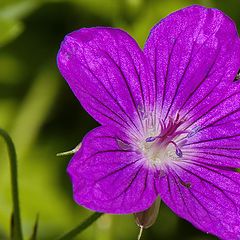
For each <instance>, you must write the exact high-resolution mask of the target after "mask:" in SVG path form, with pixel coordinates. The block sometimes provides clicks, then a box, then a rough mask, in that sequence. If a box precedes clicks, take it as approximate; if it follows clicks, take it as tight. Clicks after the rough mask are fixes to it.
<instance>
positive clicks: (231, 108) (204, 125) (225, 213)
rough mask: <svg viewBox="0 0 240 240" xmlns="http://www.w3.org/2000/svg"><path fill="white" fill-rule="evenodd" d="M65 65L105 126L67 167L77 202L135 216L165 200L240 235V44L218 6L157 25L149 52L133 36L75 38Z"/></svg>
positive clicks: (91, 33)
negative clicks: (160, 200) (237, 79)
mask: <svg viewBox="0 0 240 240" xmlns="http://www.w3.org/2000/svg"><path fill="white" fill-rule="evenodd" d="M58 66H59V69H60V71H61V73H62V75H63V76H64V78H65V79H66V80H67V82H68V84H69V85H70V87H71V89H72V91H73V92H74V94H75V95H76V97H77V98H78V99H79V101H80V102H81V104H82V105H83V107H84V108H85V109H86V111H87V112H88V113H89V114H90V115H92V116H93V118H94V119H96V120H97V121H98V122H99V123H100V124H101V126H100V127H98V128H96V129H94V130H92V131H91V132H90V133H88V134H87V135H86V136H85V137H84V139H83V142H82V146H81V148H80V150H79V151H78V152H77V153H76V154H75V155H74V157H73V159H72V160H71V162H70V164H69V166H68V169H67V171H68V173H69V175H70V176H71V179H72V183H73V191H74V198H75V200H76V202H77V203H78V204H80V205H83V206H85V207H86V208H89V209H92V210H95V211H99V212H106V213H119V214H120V213H121V214H127V213H135V212H141V211H144V210H146V209H147V208H149V207H150V206H151V205H152V204H153V203H154V202H155V200H156V198H157V197H158V196H160V197H161V199H162V200H163V201H164V202H165V203H166V205H168V206H169V207H170V208H171V209H172V210H173V211H174V212H175V213H176V214H177V215H179V216H180V217H182V218H184V219H186V220H188V221H190V222H191V223H192V224H193V225H194V226H196V227H197V228H199V229H201V230H202V231H205V232H209V233H212V234H214V235H216V236H218V237H220V238H221V239H231V240H235V239H238V240H239V239H240V174H239V173H238V172H237V171H236V168H239V167H240V144H239V141H240V121H239V119H240V85H239V84H240V83H239V81H236V80H235V81H234V79H235V78H236V76H237V74H238V70H239V68H240V39H239V36H238V34H237V31H236V27H235V25H234V23H233V21H232V20H231V19H230V18H229V17H227V16H226V15H225V14H224V13H222V12H221V11H219V10H217V9H207V8H205V7H201V6H191V7H188V8H185V9H182V10H180V11H177V12H175V13H173V14H171V15H169V16H168V17H166V18H165V19H163V20H162V21H161V22H160V23H159V24H157V25H156V26H155V27H154V28H153V29H152V30H151V33H150V36H149V37H148V40H147V42H146V45H145V47H144V49H143V50H141V49H140V48H139V46H138V45H137V43H136V42H135V41H134V39H133V38H131V37H130V36H129V35H128V34H127V33H126V32H124V31H122V30H119V29H113V28H104V27H96V28H83V29H80V30H77V31H75V32H72V33H70V34H68V35H67V36H66V37H65V39H64V41H63V43H62V45H61V49H60V51H59V53H58Z"/></svg>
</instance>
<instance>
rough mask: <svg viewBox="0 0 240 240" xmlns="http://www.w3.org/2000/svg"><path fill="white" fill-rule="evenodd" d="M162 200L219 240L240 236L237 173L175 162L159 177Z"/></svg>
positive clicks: (239, 180) (238, 176)
mask: <svg viewBox="0 0 240 240" xmlns="http://www.w3.org/2000/svg"><path fill="white" fill-rule="evenodd" d="M159 192H160V196H161V198H162V200H163V201H164V202H165V203H166V204H167V205H168V206H169V207H170V208H171V209H172V210H173V211H174V212H175V213H176V214H178V215H179V216H180V217H182V218H184V219H186V220H188V221H190V222H191V223H192V224H193V225H194V226H195V227H197V228H199V229H201V230H202V231H204V232H207V233H211V234H214V235H216V236H218V237H219V238H220V239H225V240H228V239H232V240H238V239H240V198H239V196H240V174H239V173H237V172H233V171H230V170H228V169H226V170H224V169H217V168H213V167H209V166H205V165H201V164H196V165H182V164H181V165H180V164H176V165H175V168H174V170H169V172H168V174H167V175H166V176H165V177H164V178H162V179H161V180H160V184H159Z"/></svg>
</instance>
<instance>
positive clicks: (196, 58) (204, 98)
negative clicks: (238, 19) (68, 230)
mask: <svg viewBox="0 0 240 240" xmlns="http://www.w3.org/2000/svg"><path fill="white" fill-rule="evenodd" d="M144 52H145V55H146V56H147V57H148V59H149V61H150V63H151V65H152V67H153V69H154V74H155V88H156V89H157V90H156V92H155V93H156V99H157V101H158V103H159V106H158V108H159V109H160V112H161V117H162V118H163V119H166V118H167V116H171V115H175V114H176V113H177V112H180V115H181V116H182V117H184V118H185V119H189V118H190V120H189V121H190V122H194V121H195V120H196V119H198V117H200V116H201V115H203V114H204V112H207V111H208V110H209V109H211V108H212V107H213V106H214V105H216V104H217V103H218V102H220V101H221V100H222V99H223V98H225V97H228V96H230V95H231V94H232V93H233V91H234V90H232V88H234V84H233V80H234V78H235V76H236V74H237V72H238V70H239V68H240V40H239V37H238V34H237V30H236V27H235V25H234V23H233V21H232V20H231V19H230V18H229V17H227V16H226V15H224V13H222V12H221V11H219V10H217V9H207V8H205V7H201V6H191V7H188V8H185V9H182V10H180V11H177V12H175V13H173V14H171V15H169V16H168V17H166V18H165V19H163V20H162V21H161V22H160V23H159V24H158V25H156V26H155V27H154V28H153V29H152V31H151V33H150V36H149V38H148V40H147V43H146V46H145V49H144ZM238 89H239V87H238ZM235 91H236V88H235Z"/></svg>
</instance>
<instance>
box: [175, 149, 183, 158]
mask: <svg viewBox="0 0 240 240" xmlns="http://www.w3.org/2000/svg"><path fill="white" fill-rule="evenodd" d="M176 154H177V156H178V157H180V158H181V157H182V156H183V153H182V150H181V149H180V148H179V147H177V148H176Z"/></svg>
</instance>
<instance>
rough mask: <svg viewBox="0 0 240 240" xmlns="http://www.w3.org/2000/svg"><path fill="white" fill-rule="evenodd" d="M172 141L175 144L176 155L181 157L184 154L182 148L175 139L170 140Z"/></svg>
mask: <svg viewBox="0 0 240 240" xmlns="http://www.w3.org/2000/svg"><path fill="white" fill-rule="evenodd" d="M170 143H172V144H173V145H174V146H175V148H176V155H177V156H178V157H180V158H181V157H182V156H183V153H182V150H181V149H180V148H179V147H178V145H177V144H176V143H175V142H174V141H170Z"/></svg>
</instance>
